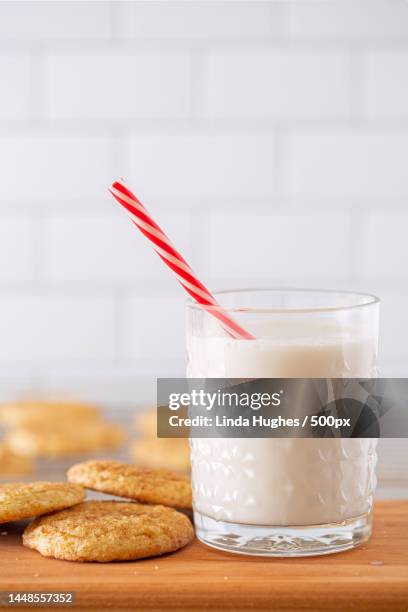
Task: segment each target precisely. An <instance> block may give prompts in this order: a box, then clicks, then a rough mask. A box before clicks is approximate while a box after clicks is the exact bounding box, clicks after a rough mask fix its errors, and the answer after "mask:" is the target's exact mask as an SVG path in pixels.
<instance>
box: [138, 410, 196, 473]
mask: <svg viewBox="0 0 408 612" xmlns="http://www.w3.org/2000/svg"><path fill="white" fill-rule="evenodd" d="M135 428H136V431H137V433H138V434H139V438H138V439H137V440H136V441H135V442H133V443H132V444H131V446H130V456H131V458H132V459H133V461H135V462H136V463H138V464H139V465H143V466H145V467H149V468H169V469H171V470H175V471H176V472H182V473H189V471H190V447H189V444H188V440H187V439H186V438H158V437H157V419H156V410H155V409H150V410H147V411H145V412H142V413H138V414H137V415H136V416H135Z"/></svg>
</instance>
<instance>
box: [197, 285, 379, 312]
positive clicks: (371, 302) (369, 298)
mask: <svg viewBox="0 0 408 612" xmlns="http://www.w3.org/2000/svg"><path fill="white" fill-rule="evenodd" d="M268 292H269V293H290V294H295V293H308V294H317V293H320V294H323V295H336V294H339V295H343V296H346V295H347V296H350V297H356V298H357V297H360V298H361V299H362V298H365V299H366V301H364V302H362V301H360V302H359V303H356V304H349V305H345V306H305V307H304V308H302V307H300V308H257V307H242V306H241V307H240V306H232V307H225V306H224V305H223V304H222V300H220V301H221V303H220V305H219V306H221V308H222V310H224V311H225V312H231V313H234V312H235V313H245V312H246V313H259V314H301V313H314V312H316V313H319V312H320V313H322V312H342V311H347V310H356V309H359V308H366V307H368V306H375V305H376V304H379V303H380V301H381V300H380V298H379V297H377V296H376V295H374V294H371V293H364V292H361V291H349V290H344V289H305V288H301V287H290V288H288V287H248V288H241V289H223V290H220V291H214V292H213V295H214V296H215V297H218V296H223V295H234V294H235V295H236V294H239V293H268ZM186 305H187V308H188V309H191V310H198V311H211V310H219V306H212V305H209V306H203V305H202V304H199V303H198V302H195V301H194V300H193V298H189V299H188V300H187V302H186Z"/></svg>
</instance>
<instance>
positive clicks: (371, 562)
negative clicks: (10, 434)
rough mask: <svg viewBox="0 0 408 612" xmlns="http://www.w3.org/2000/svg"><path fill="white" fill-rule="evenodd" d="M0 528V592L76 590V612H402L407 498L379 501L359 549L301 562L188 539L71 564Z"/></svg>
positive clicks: (17, 528) (407, 591)
mask: <svg viewBox="0 0 408 612" xmlns="http://www.w3.org/2000/svg"><path fill="white" fill-rule="evenodd" d="M2 527H3V528H4V529H3V530H7V535H2V536H0V547H1V548H0V590H1V591H9V590H10V591H50V590H51V591H75V593H76V601H77V603H76V606H75V607H74V608H71V609H74V610H85V609H94V610H103V609H110V610H130V609H132V610H200V611H201V610H274V611H276V612H278V611H283V610H285V611H288V610H296V611H298V610H309V611H313V612H319V611H320V610H322V611H323V610H324V612H329V611H341V612H346V611H348V610H355V611H356V612H357V611H358V612H377V611H382V612H383V611H388V610H390V611H392V612H407V611H408V501H381V502H378V503H377V506H376V514H375V528H374V535H373V537H372V538H371V540H370V541H369V542H368V543H367V544H365V545H364V546H362V547H360V548H358V549H356V550H353V551H348V552H344V553H340V554H336V555H331V556H327V557H309V558H307V559H287V560H284V559H283V560H280V559H267V560H265V559H262V558H256V557H244V556H239V555H232V554H227V553H222V552H217V551H215V550H212V549H210V548H207V547H206V546H204V545H202V544H200V543H199V542H197V541H195V542H193V543H192V544H191V545H190V546H188V547H186V548H185V549H184V550H182V551H180V552H178V553H175V554H172V555H166V556H164V557H157V558H155V559H148V560H141V561H136V562H131V563H110V564H97V563H88V564H82V563H70V562H65V561H56V560H53V559H46V558H44V557H41V555H40V554H39V553H37V552H35V551H32V550H28V549H27V548H24V547H23V546H22V544H21V530H22V528H23V525H21V524H14V525H11V524H9V525H3V526H2ZM0 531H1V529H0ZM5 609H7V608H5ZM15 609H19V608H15ZM25 609H27V608H25Z"/></svg>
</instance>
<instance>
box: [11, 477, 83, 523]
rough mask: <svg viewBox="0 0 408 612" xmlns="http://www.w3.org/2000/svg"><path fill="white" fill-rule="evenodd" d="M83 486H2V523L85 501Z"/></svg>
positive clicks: (58, 484)
mask: <svg viewBox="0 0 408 612" xmlns="http://www.w3.org/2000/svg"><path fill="white" fill-rule="evenodd" d="M84 497H85V492H84V489H83V487H81V486H80V485H77V484H71V483H69V482H42V481H39V482H30V483H24V482H13V483H9V484H2V485H0V523H7V522H9V521H19V520H22V519H25V518H31V517H33V516H39V515H41V514H46V513H48V512H53V511H54V510H62V509H63V508H69V507H70V506H73V505H74V504H78V503H80V502H81V501H83V499H84Z"/></svg>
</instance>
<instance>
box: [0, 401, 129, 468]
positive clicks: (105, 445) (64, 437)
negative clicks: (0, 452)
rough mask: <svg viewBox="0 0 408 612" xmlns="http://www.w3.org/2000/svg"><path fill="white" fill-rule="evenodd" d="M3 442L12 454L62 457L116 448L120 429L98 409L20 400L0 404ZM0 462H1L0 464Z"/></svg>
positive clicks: (121, 437)
mask: <svg viewBox="0 0 408 612" xmlns="http://www.w3.org/2000/svg"><path fill="white" fill-rule="evenodd" d="M0 424H1V425H2V426H3V427H5V428H6V429H7V433H6V436H5V439H4V440H3V444H4V445H5V447H6V448H8V449H9V451H11V452H13V453H14V454H16V455H19V456H22V457H26V458H30V457H48V458H55V457H65V456H72V455H77V454H82V453H88V452H92V451H102V450H107V449H114V448H117V447H118V446H119V445H120V444H121V443H122V442H123V440H124V432H123V430H122V428H120V427H118V426H116V425H113V424H111V423H108V422H106V421H105V420H104V419H103V417H102V415H101V413H100V411H99V410H98V408H96V407H95V406H89V405H86V404H78V403H72V402H54V401H21V402H14V403H10V404H5V405H3V406H0ZM0 465H1V463H0Z"/></svg>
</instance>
